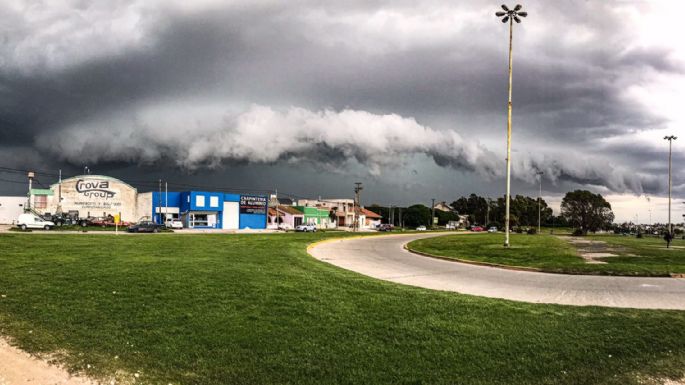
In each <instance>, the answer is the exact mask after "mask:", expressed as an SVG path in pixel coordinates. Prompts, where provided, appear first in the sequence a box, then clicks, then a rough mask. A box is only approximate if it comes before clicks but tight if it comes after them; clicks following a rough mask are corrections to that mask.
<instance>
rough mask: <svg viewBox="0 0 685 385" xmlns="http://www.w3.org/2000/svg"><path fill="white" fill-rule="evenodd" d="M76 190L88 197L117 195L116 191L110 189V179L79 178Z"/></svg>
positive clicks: (111, 196) (105, 197)
mask: <svg viewBox="0 0 685 385" xmlns="http://www.w3.org/2000/svg"><path fill="white" fill-rule="evenodd" d="M76 191H77V192H78V193H79V194H81V195H83V196H84V197H88V198H104V199H110V198H113V197H114V195H116V192H114V191H112V190H110V189H109V181H106V180H91V181H89V180H83V179H79V180H78V181H77V182H76Z"/></svg>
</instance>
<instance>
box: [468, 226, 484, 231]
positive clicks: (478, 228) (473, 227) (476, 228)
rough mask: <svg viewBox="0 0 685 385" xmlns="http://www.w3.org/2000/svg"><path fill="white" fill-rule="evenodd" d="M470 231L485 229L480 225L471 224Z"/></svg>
mask: <svg viewBox="0 0 685 385" xmlns="http://www.w3.org/2000/svg"><path fill="white" fill-rule="evenodd" d="M471 231H485V229H484V228H482V227H481V226H471Z"/></svg>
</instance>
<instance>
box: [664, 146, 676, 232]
mask: <svg viewBox="0 0 685 385" xmlns="http://www.w3.org/2000/svg"><path fill="white" fill-rule="evenodd" d="M664 139H666V140H668V233H669V234H673V233H672V232H671V185H672V184H671V151H672V149H673V141H674V140H676V139H678V137H676V136H673V135H670V136H664Z"/></svg>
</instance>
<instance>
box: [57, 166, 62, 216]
mask: <svg viewBox="0 0 685 385" xmlns="http://www.w3.org/2000/svg"><path fill="white" fill-rule="evenodd" d="M57 213H58V214H61V213H62V169H60V170H59V183H58V185H57Z"/></svg>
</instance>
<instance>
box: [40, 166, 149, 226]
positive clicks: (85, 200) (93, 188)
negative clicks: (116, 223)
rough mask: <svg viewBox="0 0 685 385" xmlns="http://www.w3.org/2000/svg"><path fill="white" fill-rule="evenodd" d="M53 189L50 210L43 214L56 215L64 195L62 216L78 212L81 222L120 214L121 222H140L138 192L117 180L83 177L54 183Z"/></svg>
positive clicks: (47, 209) (51, 187)
mask: <svg viewBox="0 0 685 385" xmlns="http://www.w3.org/2000/svg"><path fill="white" fill-rule="evenodd" d="M50 189H51V190H52V191H53V195H52V196H48V206H47V208H45V209H44V210H41V211H42V212H49V213H55V212H57V211H58V207H59V206H60V202H59V197H60V195H61V197H62V201H61V210H62V212H68V211H70V210H78V212H79V216H80V217H82V218H83V217H86V216H88V215H89V214H90V216H93V217H100V216H103V215H116V214H118V213H121V220H122V221H126V222H132V221H136V220H138V217H137V216H136V215H137V195H138V191H137V190H136V189H135V188H133V187H132V186H130V185H129V184H127V183H124V182H122V181H120V180H118V179H114V178H110V177H106V176H102V175H81V176H76V177H73V178H69V179H65V180H63V181H62V183H55V184H53V185H52V186H50ZM60 190H61V191H60ZM148 215H149V214H148Z"/></svg>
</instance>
